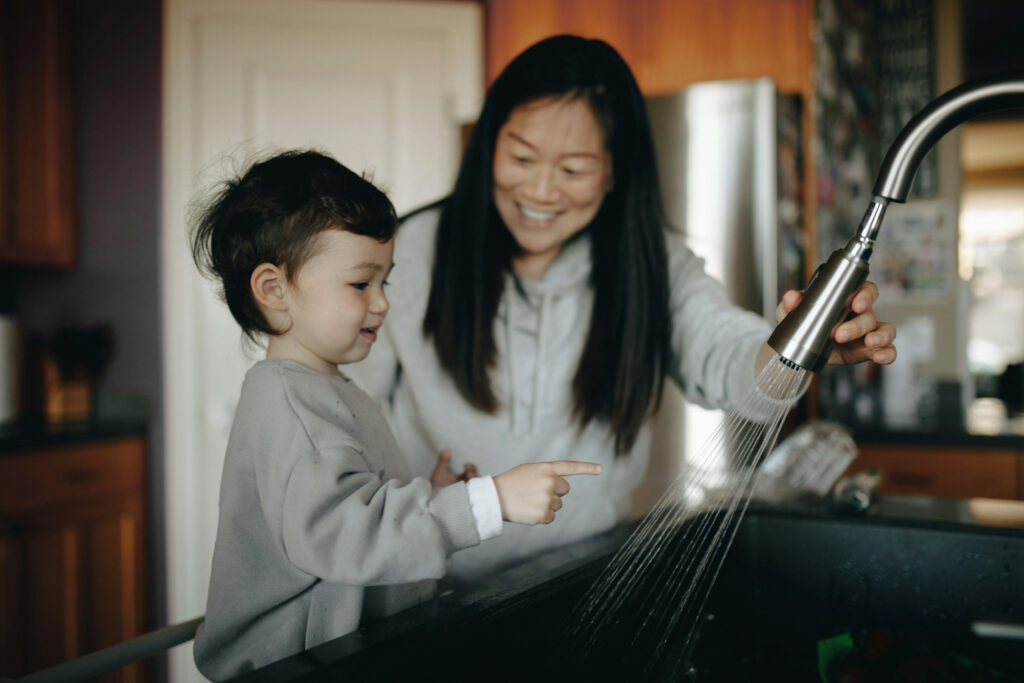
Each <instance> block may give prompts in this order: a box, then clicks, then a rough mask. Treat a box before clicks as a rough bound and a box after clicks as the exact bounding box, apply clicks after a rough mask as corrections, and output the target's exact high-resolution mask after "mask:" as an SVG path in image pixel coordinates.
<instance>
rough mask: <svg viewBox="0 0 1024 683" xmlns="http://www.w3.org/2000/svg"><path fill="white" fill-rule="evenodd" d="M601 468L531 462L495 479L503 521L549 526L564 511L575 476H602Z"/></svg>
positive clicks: (574, 463)
mask: <svg viewBox="0 0 1024 683" xmlns="http://www.w3.org/2000/svg"><path fill="white" fill-rule="evenodd" d="M600 473H601V466H600V465H597V464H595V463H592V462H579V461H576V460H556V461H554V462H531V463H527V464H525V465H520V466H519V467H513V468H512V469H510V470H508V471H507V472H503V473H501V474H499V475H498V476H496V477H494V488H496V489H497V490H498V501H499V502H500V503H501V517H502V519H504V520H506V521H509V522H517V523H519V524H547V523H549V522H552V521H554V519H555V513H556V512H557V511H558V510H560V509H562V496H564V495H565V494H567V493H569V482H567V481H566V480H565V479H563V478H562V477H567V476H569V475H571V474H600Z"/></svg>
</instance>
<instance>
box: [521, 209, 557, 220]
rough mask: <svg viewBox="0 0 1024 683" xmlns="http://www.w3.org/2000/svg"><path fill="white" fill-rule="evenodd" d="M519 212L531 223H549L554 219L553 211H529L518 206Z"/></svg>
mask: <svg viewBox="0 0 1024 683" xmlns="http://www.w3.org/2000/svg"><path fill="white" fill-rule="evenodd" d="M519 210H520V211H522V212H523V215H524V216H526V217H527V218H529V219H530V220H531V221H549V220H551V219H552V218H554V217H555V212H554V211H537V210H535V209H529V208H527V207H525V206H520V207H519Z"/></svg>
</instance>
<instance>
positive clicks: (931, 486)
mask: <svg viewBox="0 0 1024 683" xmlns="http://www.w3.org/2000/svg"><path fill="white" fill-rule="evenodd" d="M859 449H860V455H858V457H857V459H856V460H854V462H853V464H852V465H851V466H850V470H849V471H850V473H853V472H858V471H860V470H864V469H869V468H877V469H878V470H880V471H881V472H882V477H883V478H882V483H881V485H880V486H879V488H878V491H879V493H891V494H906V495H927V496H940V497H946V498H1024V482H1022V481H1021V475H1022V473H1024V464H1022V459H1024V455H1022V454H1021V453H1020V452H1019V451H1017V450H1015V449H1009V448H1007V449H1003V448H979V447H973V448H972V447H966V446H932V445H904V444H900V445H893V444H873V443H867V444H859Z"/></svg>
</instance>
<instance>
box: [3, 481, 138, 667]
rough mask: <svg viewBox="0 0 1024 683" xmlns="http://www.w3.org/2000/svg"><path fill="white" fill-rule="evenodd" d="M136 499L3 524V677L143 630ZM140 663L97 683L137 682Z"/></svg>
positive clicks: (49, 664) (84, 652) (110, 642)
mask: <svg viewBox="0 0 1024 683" xmlns="http://www.w3.org/2000/svg"><path fill="white" fill-rule="evenodd" d="M143 520H144V516H143V506H142V501H141V499H127V500H123V501H120V502H116V503H111V504H109V505H102V506H95V507H91V508H88V509H85V510H78V511H74V512H66V513H61V514H58V515H52V516H36V517H31V518H26V519H21V520H9V521H7V522H0V531H2V532H3V534H2V536H0V580H2V581H3V585H2V586H0V594H2V595H3V597H4V598H5V607H4V609H3V610H0V636H2V639H0V667H2V668H0V676H11V677H16V676H22V675H25V674H27V673H31V672H33V671H37V670H39V669H42V668H46V667H48V666H53V665H55V664H59V663H60V662H63V661H66V660H69V659H73V658H75V657H79V656H81V655H84V654H87V653H89V652H93V651H95V650H98V649H101V648H104V647H109V646H110V645H115V644H117V643H119V642H121V641H123V640H127V639H129V638H133V637H135V636H137V635H140V634H141V633H142V632H143V628H144V626H143V623H142V620H143V609H142V608H143V604H144V596H143V588H144V586H143V579H142V577H143V574H142V571H143V566H142V558H143V557H144V553H142V552H141V549H142V543H143ZM140 666H141V665H138V664H136V665H132V666H129V667H125V668H123V669H121V670H119V671H115V672H112V673H111V674H108V675H107V676H104V677H101V678H100V679H97V680H101V681H110V682H113V681H138V680H141V675H140V674H141V671H140Z"/></svg>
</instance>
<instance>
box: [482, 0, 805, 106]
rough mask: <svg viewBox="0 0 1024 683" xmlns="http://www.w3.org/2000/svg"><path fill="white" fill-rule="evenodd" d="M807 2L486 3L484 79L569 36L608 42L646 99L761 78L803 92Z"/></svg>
mask: <svg viewBox="0 0 1024 683" xmlns="http://www.w3.org/2000/svg"><path fill="white" fill-rule="evenodd" d="M811 11H812V7H811V0H773V1H772V2H767V1H766V0H716V2H705V1H703V0H592V1H587V0H555V1H545V0H489V1H488V2H487V80H488V83H490V82H491V81H493V80H494V78H495V77H497V75H498V73H499V72H500V71H501V69H502V68H503V67H504V66H505V65H506V64H507V63H508V62H509V60H511V59H512V58H513V57H514V56H515V55H516V54H518V53H519V52H521V51H522V50H523V49H524V48H526V47H527V46H529V45H531V44H532V43H534V42H536V41H537V40H540V39H541V38H543V37H545V36H549V35H554V34H556V33H577V34H580V35H583V36H587V37H593V38H601V39H603V40H606V41H608V42H609V43H610V44H612V45H613V46H614V47H615V48H616V49H617V50H619V52H620V53H621V54H622V56H623V58H624V59H625V60H626V61H627V62H628V63H629V65H630V67H631V68H632V69H633V72H634V74H636V76H637V80H638V82H639V83H640V87H641V89H642V90H643V91H644V92H645V93H646V94H662V93H668V92H673V91H676V90H679V89H681V88H683V87H685V86H686V85H689V84H690V83H695V82H698V81H707V80H716V79H722V78H751V77H757V76H768V77H770V78H772V79H773V80H775V81H776V82H777V83H778V84H779V87H780V88H781V89H782V90H783V91H785V92H794V93H804V94H806V93H808V92H809V91H810V84H811V79H810V59H811Z"/></svg>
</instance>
